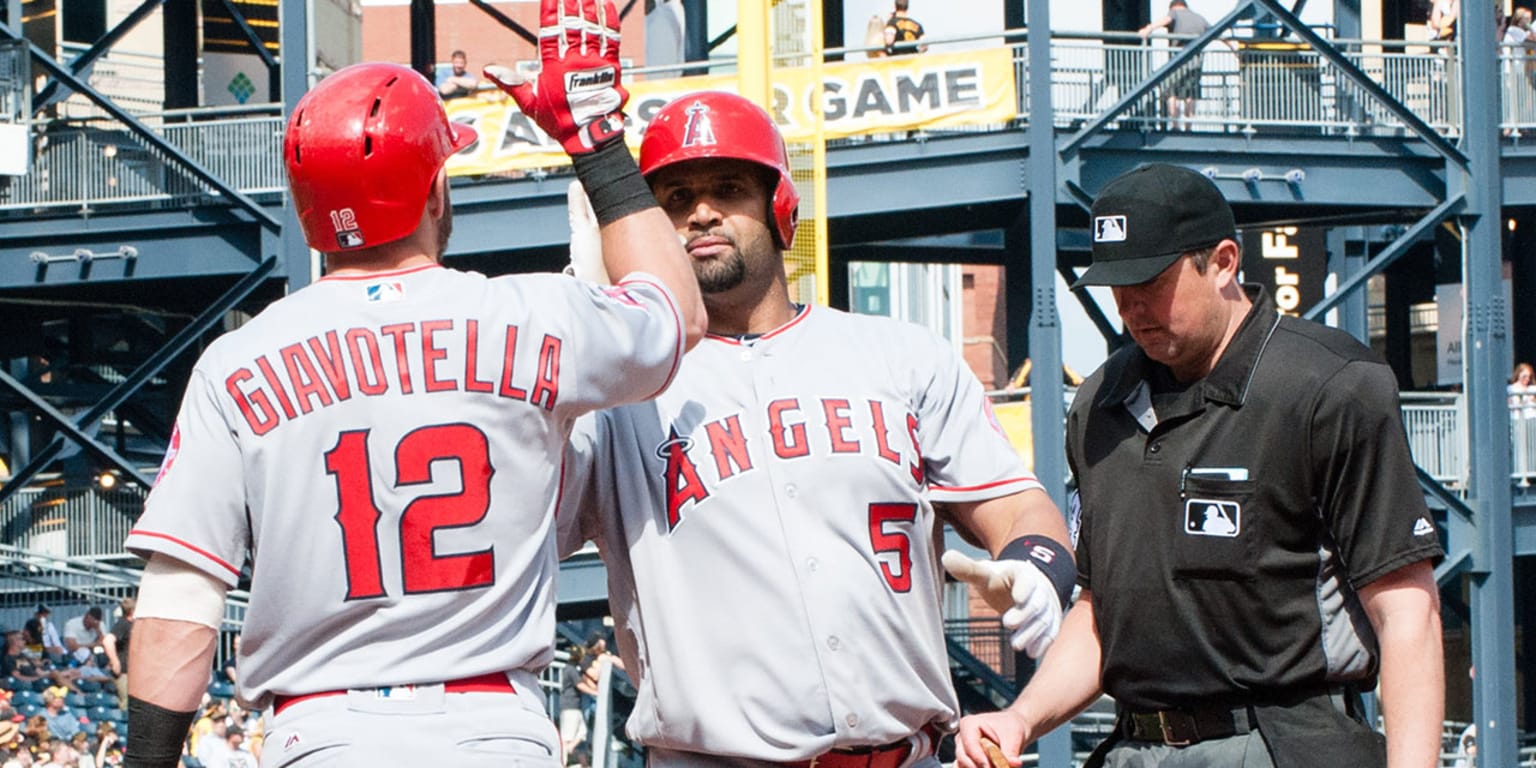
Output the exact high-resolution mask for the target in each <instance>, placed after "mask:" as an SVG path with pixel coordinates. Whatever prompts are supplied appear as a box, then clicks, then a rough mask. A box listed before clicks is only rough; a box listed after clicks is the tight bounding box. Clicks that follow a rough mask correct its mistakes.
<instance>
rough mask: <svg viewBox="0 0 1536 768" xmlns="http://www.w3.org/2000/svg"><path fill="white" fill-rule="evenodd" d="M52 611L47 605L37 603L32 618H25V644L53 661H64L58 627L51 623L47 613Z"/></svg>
mask: <svg viewBox="0 0 1536 768" xmlns="http://www.w3.org/2000/svg"><path fill="white" fill-rule="evenodd" d="M51 613H52V611H49V610H48V606H46V605H39V606H37V611H36V612H35V613H33V614H32V618H31V619H28V620H27V623H26V632H27V644H28V645H30V646H35V648H36V649H37V652H38V653H39V654H41V655H44V656H47V657H49V658H51V659H53V661H54V662H55V663H59V664H62V663H63V662H64V641H63V640H62V639H60V638H59V628H58V627H56V626H54V625H53V621H52V619H50V618H49V615H50V614H51Z"/></svg>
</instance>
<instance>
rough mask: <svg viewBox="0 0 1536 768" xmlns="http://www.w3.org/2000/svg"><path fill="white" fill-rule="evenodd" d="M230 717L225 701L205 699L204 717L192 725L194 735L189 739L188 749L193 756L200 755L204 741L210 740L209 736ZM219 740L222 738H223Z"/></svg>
mask: <svg viewBox="0 0 1536 768" xmlns="http://www.w3.org/2000/svg"><path fill="white" fill-rule="evenodd" d="M228 717H229V710H228V709H227V708H226V707H225V705H224V702H223V701H221V700H219V699H213V700H211V701H209V700H208V699H207V698H206V697H205V698H204V705H203V716H202V717H199V718H198V719H197V722H195V723H193V724H192V733H191V734H190V735H189V736H188V737H187V748H188V749H189V750H191V752H192V754H193V755H198V752H199V750H201V749H202V746H203V741H204V740H206V739H207V738H208V736H209V734H212V733H214V732H215V731H216V730H217V729H219V728H222V727H223V726H224V721H225V720H226V719H227V718H228ZM217 738H222V736H219V737H217ZM199 759H200V758H199Z"/></svg>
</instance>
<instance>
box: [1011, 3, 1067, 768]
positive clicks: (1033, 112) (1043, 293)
mask: <svg viewBox="0 0 1536 768" xmlns="http://www.w3.org/2000/svg"><path fill="white" fill-rule="evenodd" d="M1026 10H1027V12H1028V18H1027V21H1028V23H1029V40H1028V62H1029V66H1028V67H1026V68H1025V71H1026V72H1027V76H1028V78H1029V165H1028V169H1029V172H1028V176H1027V177H1026V178H1027V179H1028V183H1029V274H1030V287H1031V288H1032V290H1031V291H1030V323H1029V358H1030V360H1031V362H1032V363H1033V366H1034V372H1033V375H1031V376H1030V393H1031V395H1030V401H1031V402H1032V403H1033V407H1032V408H1030V413H1029V428H1030V431H1031V433H1032V434H1033V435H1034V438H1033V440H1032V443H1033V450H1034V454H1035V456H1034V461H1035V466H1034V470H1035V477H1037V478H1039V479H1040V482H1041V484H1042V485H1044V486H1045V492H1046V493H1047V494H1049V495H1050V497H1051V500H1052V501H1054V502H1056V508H1057V509H1059V510H1063V511H1064V510H1066V508H1067V457H1066V455H1065V453H1064V452H1063V451H1062V446H1063V445H1065V443H1066V440H1065V437H1064V434H1065V421H1066V413H1065V412H1063V411H1062V408H1061V403H1062V400H1063V398H1064V396H1065V392H1064V388H1063V386H1062V381H1061V320H1060V318H1059V317H1057V312H1056V166H1057V162H1058V160H1057V155H1056V131H1055V130H1054V129H1053V128H1052V127H1051V126H1053V125H1055V123H1056V120H1055V118H1056V110H1055V107H1054V106H1053V104H1052V102H1051V77H1050V72H1051V36H1050V34H1049V33H1048V30H1049V29H1050V28H1051V4H1050V0H1028V3H1027V6H1026ZM1040 32H1046V34H1037V33H1040ZM1022 266H1024V265H1022V264H1017V263H1015V264H1014V265H1012V266H1011V268H1013V269H1018V268H1020V267H1022ZM1063 543H1067V542H1063ZM1020 688H1021V689H1022V686H1020ZM1037 749H1038V750H1039V752H1040V764H1041V765H1042V766H1068V765H1071V764H1072V730H1071V727H1070V725H1064V726H1062V727H1060V728H1057V729H1056V730H1054V731H1051V732H1050V733H1048V734H1046V735H1045V736H1044V737H1043V738H1041V739H1040V741H1039V744H1038V746H1037Z"/></svg>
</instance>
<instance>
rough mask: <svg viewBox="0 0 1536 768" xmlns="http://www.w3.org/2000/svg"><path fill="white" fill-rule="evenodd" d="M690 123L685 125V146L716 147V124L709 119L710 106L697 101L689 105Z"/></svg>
mask: <svg viewBox="0 0 1536 768" xmlns="http://www.w3.org/2000/svg"><path fill="white" fill-rule="evenodd" d="M686 111H687V112H688V122H687V123H685V124H684V125H683V146H685V147H697V146H700V145H703V146H706V147H712V146H714V145H715V124H714V123H712V122H710V119H709V105H707V104H705V103H704V102H702V101H695V102H694V103H692V104H689V105H688V109H687V110H686Z"/></svg>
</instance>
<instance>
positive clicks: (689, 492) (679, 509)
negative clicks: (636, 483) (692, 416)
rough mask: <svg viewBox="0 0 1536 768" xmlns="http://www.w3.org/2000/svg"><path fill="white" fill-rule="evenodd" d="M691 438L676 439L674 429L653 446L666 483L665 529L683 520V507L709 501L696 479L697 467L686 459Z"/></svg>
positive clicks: (700, 482) (701, 484)
mask: <svg viewBox="0 0 1536 768" xmlns="http://www.w3.org/2000/svg"><path fill="white" fill-rule="evenodd" d="M692 447H693V438H691V437H678V436H677V427H673V428H672V429H671V431H670V432H668V433H667V440H666V442H664V443H662V444H661V445H658V446H656V458H658V459H661V460H662V461H665V462H666V463H667V464H666V467H665V468H664V469H663V470H662V478H663V479H664V480H665V481H666V484H667V530H668V531H671V530H672V529H674V528H676V527H677V524H678V523H681V522H682V521H683V505H684V504H686V503H688V502H690V501H692V502H695V503H697V502H700V501H703V500H704V499H707V498H709V489H707V488H705V487H704V481H702V480H700V479H699V468H698V467H697V466H694V463H693V459H690V458H688V449H689V448H692Z"/></svg>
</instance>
